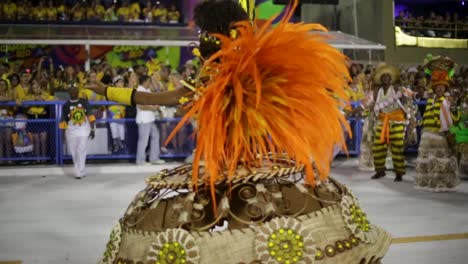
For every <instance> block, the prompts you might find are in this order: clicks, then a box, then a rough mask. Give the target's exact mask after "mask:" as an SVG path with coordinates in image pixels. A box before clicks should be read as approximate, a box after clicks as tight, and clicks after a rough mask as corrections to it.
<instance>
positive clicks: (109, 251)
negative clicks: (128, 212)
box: [101, 223, 122, 264]
mask: <svg viewBox="0 0 468 264" xmlns="http://www.w3.org/2000/svg"><path fill="white" fill-rule="evenodd" d="M121 234H122V228H121V227H120V223H117V224H116V225H115V226H114V228H112V231H111V234H110V236H109V242H107V245H106V251H105V252H104V256H103V258H102V261H101V263H109V264H110V263H113V262H114V259H115V257H116V255H117V252H118V251H119V246H120V241H121V238H120V236H121Z"/></svg>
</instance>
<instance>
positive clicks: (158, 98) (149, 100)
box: [87, 82, 190, 106]
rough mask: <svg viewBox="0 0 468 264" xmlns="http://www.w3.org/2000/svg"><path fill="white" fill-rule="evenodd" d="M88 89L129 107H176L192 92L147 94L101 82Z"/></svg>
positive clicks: (185, 89) (179, 91)
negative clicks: (109, 85)
mask: <svg viewBox="0 0 468 264" xmlns="http://www.w3.org/2000/svg"><path fill="white" fill-rule="evenodd" d="M87 88H88V89H90V90H93V91H94V92H96V93H97V94H101V95H104V96H106V98H107V100H109V101H114V102H119V103H124V104H127V105H161V106H174V105H178V104H180V103H179V102H180V99H181V98H183V97H189V96H190V95H189V94H190V90H189V89H187V88H179V89H177V90H174V91H169V92H162V93H146V92H138V91H136V90H134V89H129V88H119V87H107V86H106V85H104V84H103V83H101V82H96V83H91V84H88V85H87Z"/></svg>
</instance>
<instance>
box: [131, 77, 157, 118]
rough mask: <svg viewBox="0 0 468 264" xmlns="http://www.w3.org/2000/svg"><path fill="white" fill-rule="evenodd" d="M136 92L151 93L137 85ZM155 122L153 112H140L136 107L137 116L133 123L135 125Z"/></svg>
mask: <svg viewBox="0 0 468 264" xmlns="http://www.w3.org/2000/svg"><path fill="white" fill-rule="evenodd" d="M137 91H138V92H145V93H151V90H150V89H147V88H145V87H143V86H141V85H138V88H137ZM155 120H156V115H155V114H154V111H151V110H141V109H140V108H139V107H138V106H137V115H136V118H135V121H136V123H137V124H145V123H151V122H154V121H155Z"/></svg>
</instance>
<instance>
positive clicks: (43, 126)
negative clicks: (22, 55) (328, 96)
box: [0, 101, 425, 164]
mask: <svg viewBox="0 0 468 264" xmlns="http://www.w3.org/2000/svg"><path fill="white" fill-rule="evenodd" d="M63 104H64V101H48V102H24V103H23V104H22V105H16V104H15V103H14V102H7V103H0V111H11V112H15V113H17V114H16V115H15V116H12V117H9V118H5V116H3V117H2V118H0V164H5V163H13V162H15V163H19V164H21V163H22V162H24V163H26V162H27V163H49V164H63V162H64V161H65V160H69V159H71V157H70V155H69V151H68V150H67V147H66V142H65V141H64V140H63V134H62V133H63V131H62V130H60V129H59V123H60V118H61V116H62V105H63ZM90 104H91V105H92V106H93V109H94V111H95V112H96V113H95V115H96V117H97V119H96V133H95V134H96V136H95V138H94V140H92V141H91V142H90V144H89V149H88V156H87V159H89V160H93V159H94V160H99V159H101V160H113V159H124V160H129V161H130V160H134V159H135V156H136V149H137V141H138V126H137V124H136V123H135V119H134V118H119V119H114V118H110V116H109V109H108V108H109V107H110V106H112V105H115V103H112V102H107V101H96V102H90ZM417 104H419V105H424V104H425V102H419V103H417ZM356 105H357V104H353V106H356ZM32 107H36V108H37V107H43V108H44V109H45V111H46V113H47V117H43V115H41V117H40V118H37V117H36V116H34V115H31V114H28V111H29V110H30V109H31V108H32ZM1 116H2V115H0V117H1ZM130 116H131V115H130ZM179 121H180V118H161V119H158V120H157V121H156V124H157V127H158V129H159V135H160V139H159V143H160V146H161V155H160V158H162V159H167V158H185V157H187V156H189V155H190V154H191V153H192V151H193V150H194V148H195V141H194V138H193V136H192V135H193V127H192V125H190V124H187V125H186V126H185V127H184V128H183V129H182V130H181V131H179V133H178V134H177V135H176V136H175V137H174V138H173V139H172V140H171V141H170V142H169V144H168V145H167V146H165V145H164V143H165V141H166V139H167V137H168V136H169V134H170V133H171V131H172V130H173V129H174V127H175V126H176V125H177V123H178V122H179ZM348 122H349V124H350V127H351V130H352V133H353V134H352V137H347V138H346V143H347V147H348V154H349V155H359V153H360V143H361V134H362V124H363V120H362V119H361V118H354V117H353V118H348ZM416 151H417V145H415V146H410V147H409V148H408V149H407V152H413V153H414V152H416Z"/></svg>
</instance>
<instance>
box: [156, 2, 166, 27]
mask: <svg viewBox="0 0 468 264" xmlns="http://www.w3.org/2000/svg"><path fill="white" fill-rule="evenodd" d="M153 19H154V21H155V22H159V23H163V24H165V23H167V9H166V7H165V6H164V5H163V4H161V3H158V4H157V5H156V7H155V8H154V10H153Z"/></svg>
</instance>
